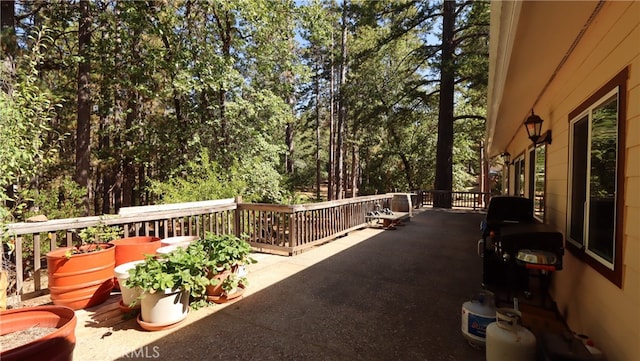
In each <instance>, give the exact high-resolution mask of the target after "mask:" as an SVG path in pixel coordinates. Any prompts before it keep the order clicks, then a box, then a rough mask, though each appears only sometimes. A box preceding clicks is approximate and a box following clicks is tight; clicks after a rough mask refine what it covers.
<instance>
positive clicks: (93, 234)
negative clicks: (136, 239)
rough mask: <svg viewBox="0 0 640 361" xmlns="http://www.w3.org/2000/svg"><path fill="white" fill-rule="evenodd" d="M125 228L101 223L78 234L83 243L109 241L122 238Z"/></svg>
mask: <svg viewBox="0 0 640 361" xmlns="http://www.w3.org/2000/svg"><path fill="white" fill-rule="evenodd" d="M122 234H123V230H122V229H121V228H120V227H116V226H108V225H106V224H104V223H100V224H98V225H97V226H93V227H87V228H85V229H83V230H81V231H80V233H79V234H78V236H79V237H80V240H81V241H82V244H83V245H85V244H94V243H108V242H110V241H113V240H116V239H120V238H122Z"/></svg>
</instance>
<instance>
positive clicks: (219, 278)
mask: <svg viewBox="0 0 640 361" xmlns="http://www.w3.org/2000/svg"><path fill="white" fill-rule="evenodd" d="M195 244H200V245H201V246H202V249H203V251H204V252H205V253H206V254H207V261H206V268H207V271H208V276H209V278H211V285H209V286H208V287H207V296H208V299H209V300H211V301H214V302H218V301H224V300H227V299H230V298H233V297H231V295H232V294H234V293H236V292H237V291H240V292H241V291H242V290H244V287H245V286H246V284H247V279H246V277H245V275H246V268H245V267H246V265H247V264H250V263H255V262H256V261H255V260H254V259H253V258H251V256H250V254H251V245H250V244H249V243H248V242H246V241H245V240H243V239H241V238H239V237H237V236H235V235H230V234H226V235H216V234H214V233H211V232H207V233H206V234H205V236H204V238H203V239H201V240H198V241H196V242H195Z"/></svg>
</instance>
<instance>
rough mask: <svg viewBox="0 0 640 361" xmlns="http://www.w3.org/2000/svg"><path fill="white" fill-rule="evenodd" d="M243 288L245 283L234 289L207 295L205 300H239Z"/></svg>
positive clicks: (222, 301) (220, 301)
mask: <svg viewBox="0 0 640 361" xmlns="http://www.w3.org/2000/svg"><path fill="white" fill-rule="evenodd" d="M245 288H246V287H245V285H243V284H239V285H238V287H237V288H236V289H235V290H232V291H231V292H229V293H223V294H221V295H219V296H207V300H208V301H212V302H215V303H218V304H222V303H227V302H230V301H235V300H239V299H240V298H241V297H242V294H243V293H244V290H245Z"/></svg>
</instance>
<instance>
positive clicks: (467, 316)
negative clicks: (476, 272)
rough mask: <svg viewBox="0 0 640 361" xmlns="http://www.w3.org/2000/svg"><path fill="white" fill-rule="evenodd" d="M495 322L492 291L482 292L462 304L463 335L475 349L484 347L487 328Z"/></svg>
mask: <svg viewBox="0 0 640 361" xmlns="http://www.w3.org/2000/svg"><path fill="white" fill-rule="evenodd" d="M495 320H496V305H495V302H494V296H493V293H492V292H490V291H481V292H479V293H478V294H477V295H476V297H475V298H474V299H472V300H471V301H467V302H465V303H463V304H462V335H463V336H464V338H466V339H467V341H468V342H469V345H471V346H472V347H474V348H482V347H484V345H485V340H486V329H487V326H488V325H489V324H490V323H491V322H494V321H495Z"/></svg>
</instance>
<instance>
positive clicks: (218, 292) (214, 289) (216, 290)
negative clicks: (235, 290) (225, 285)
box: [207, 270, 231, 297]
mask: <svg viewBox="0 0 640 361" xmlns="http://www.w3.org/2000/svg"><path fill="white" fill-rule="evenodd" d="M229 275H231V271H230V270H224V271H222V272H220V273H218V274H213V273H212V272H209V274H208V275H207V277H209V279H217V280H218V284H216V285H215V286H211V285H209V286H207V296H209V297H217V296H222V295H223V294H224V290H223V289H222V282H223V281H224V280H226V279H227V277H229Z"/></svg>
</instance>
